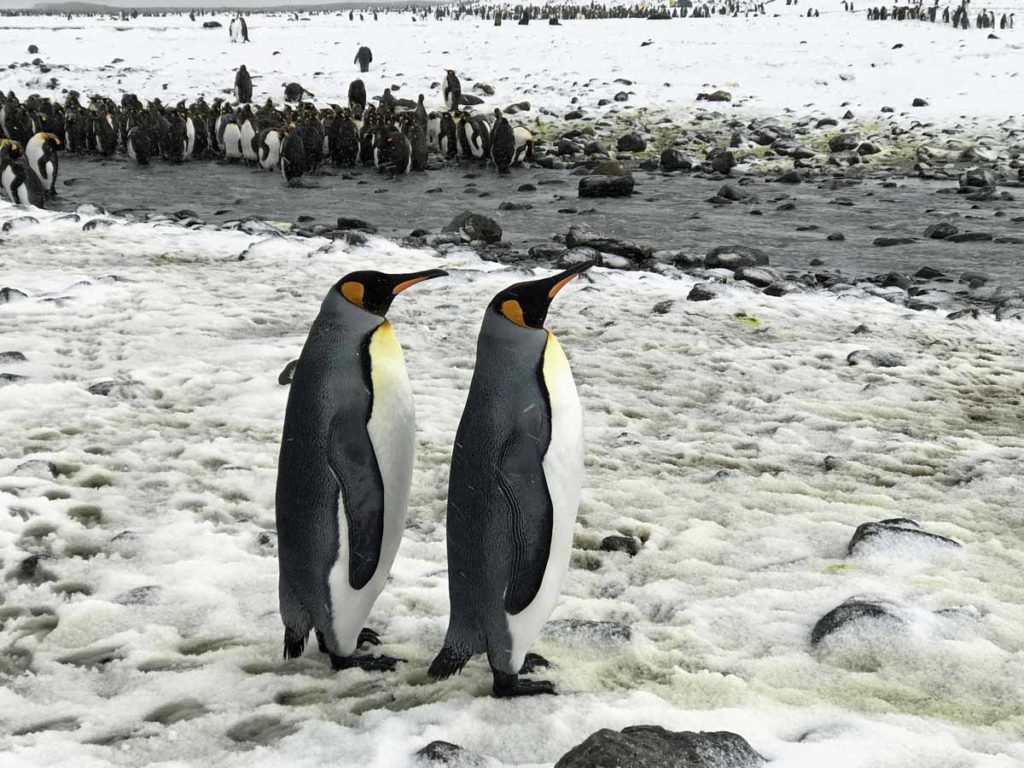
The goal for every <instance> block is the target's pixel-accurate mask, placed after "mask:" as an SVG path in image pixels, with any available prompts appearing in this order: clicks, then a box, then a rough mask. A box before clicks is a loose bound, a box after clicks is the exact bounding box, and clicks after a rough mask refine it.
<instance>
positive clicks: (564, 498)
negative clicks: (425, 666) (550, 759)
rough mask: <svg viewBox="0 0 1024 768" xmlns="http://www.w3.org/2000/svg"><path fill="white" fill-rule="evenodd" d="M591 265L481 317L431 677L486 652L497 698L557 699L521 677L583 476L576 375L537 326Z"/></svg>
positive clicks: (557, 579) (498, 303) (511, 293)
mask: <svg viewBox="0 0 1024 768" xmlns="http://www.w3.org/2000/svg"><path fill="white" fill-rule="evenodd" d="M590 266H591V263H590V262H584V263H582V264H579V265H576V266H574V267H572V268H570V269H568V270H566V271H564V272H561V273H559V274H557V275H554V276H552V277H547V278H543V279H541V280H532V281H530V282H525V283H518V284H516V285H513V286H511V287H510V288H507V289H505V290H504V291H501V292H500V293H499V294H498V295H497V296H495V297H494V299H493V300H492V301H491V303H490V305H489V306H488V307H487V310H486V312H485V313H484V321H483V325H482V327H481V329H480V336H479V339H478V341H477V352H476V368H475V369H474V372H473V380H472V383H471V384H470V387H469V397H468V399H467V401H466V408H465V410H464V411H463V412H462V421H461V422H460V424H459V429H458V432H457V433H456V436H455V448H454V451H453V453H452V466H451V475H450V477H449V481H448V522H447V528H448V595H449V598H450V600H451V616H450V618H449V621H448V632H447V634H446V635H445V639H444V647H443V648H442V649H441V652H440V653H439V654H438V655H437V658H435V659H434V662H433V663H432V664H431V665H430V670H429V674H430V676H431V677H432V678H434V679H435V680H436V679H443V678H446V677H449V676H450V675H452V674H454V673H456V672H458V671H460V670H461V669H462V667H463V666H465V664H466V662H467V661H469V659H470V658H471V657H472V656H474V655H475V654H477V653H483V652H486V653H487V660H488V662H489V663H490V666H491V673H492V675H493V678H494V684H493V692H494V695H495V696H498V697H507V696H529V695H533V694H538V693H554V686H553V685H552V684H551V683H550V682H547V681H543V680H534V681H530V680H520V679H519V674H520V672H521V671H523V665H524V662H525V661H526V660H527V651H528V650H529V648H530V646H531V645H532V644H533V642H534V641H535V640H536V639H537V637H538V636H539V635H540V631H541V627H543V625H544V622H546V621H547V619H548V616H550V614H551V611H552V610H553V609H554V607H555V603H556V601H557V600H558V595H559V593H560V592H561V590H562V582H563V581H564V579H565V575H566V573H567V571H568V569H569V556H570V554H571V550H572V533H573V525H574V522H575V520H576V510H577V507H578V505H579V499H580V488H581V485H582V479H583V414H582V411H581V408H580V401H579V397H578V395H577V394H576V384H575V382H574V381H573V377H572V371H571V370H570V369H569V363H568V361H567V360H566V357H565V353H564V352H563V351H562V347H561V345H559V343H558V340H557V339H556V338H555V337H554V335H553V334H552V333H551V332H550V331H548V330H546V329H545V328H544V319H545V318H546V316H547V311H548V306H549V305H550V303H551V300H552V299H553V298H554V297H555V295H556V294H557V293H558V292H559V291H560V290H561V289H562V288H563V287H564V286H565V285H566V284H568V283H569V282H570V281H571V280H573V279H574V278H575V277H576V276H577V275H579V274H580V273H581V272H583V271H584V270H586V269H588V268H589V267H590Z"/></svg>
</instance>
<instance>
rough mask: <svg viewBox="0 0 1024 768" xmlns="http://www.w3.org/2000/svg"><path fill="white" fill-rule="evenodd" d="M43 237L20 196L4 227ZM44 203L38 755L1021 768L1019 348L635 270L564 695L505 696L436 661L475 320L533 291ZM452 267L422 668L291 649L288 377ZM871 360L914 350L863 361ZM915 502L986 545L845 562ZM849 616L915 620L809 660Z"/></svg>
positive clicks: (570, 304)
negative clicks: (353, 289) (389, 293)
mask: <svg viewBox="0 0 1024 768" xmlns="http://www.w3.org/2000/svg"><path fill="white" fill-rule="evenodd" d="M23 215H24V211H20V210H17V209H14V208H12V207H10V206H8V205H7V204H0V222H4V223H6V222H9V221H11V220H12V219H17V218H18V217H21V216H23ZM34 215H35V217H36V219H37V221H38V223H35V224H33V223H32V222H31V221H24V220H23V221H22V222H21V223H20V225H18V226H12V227H9V230H10V231H6V232H4V233H3V235H2V237H3V243H2V246H0V287H3V286H9V287H14V288H18V289H20V290H21V291H23V292H24V293H25V294H27V298H22V299H20V300H18V297H17V296H16V295H15V296H14V297H13V298H14V299H15V300H13V301H9V302H7V303H2V304H0V338H2V342H0V360H2V361H3V362H2V363H0V371H2V372H4V373H9V374H17V375H21V376H25V377H27V378H25V379H21V380H17V381H14V382H11V383H8V384H6V385H5V386H2V387H0V414H2V416H0V457H2V458H0V560H2V563H3V571H4V573H3V579H4V581H3V587H2V589H3V602H2V605H0V617H2V619H0V621H2V629H0V649H2V650H0V674H2V675H3V678H4V684H3V686H2V687H0V749H2V750H4V753H3V754H2V756H0V763H2V764H3V765H4V766H5V767H6V766H13V767H19V766H58V765H59V766H68V765H75V766H82V767H83V768H90V767H92V766H136V765H160V766H185V765H219V766H224V767H225V768H228V767H230V766H245V768H255V767H256V766H268V767H269V766H282V765H289V766H291V765H294V766H321V765H322V766H328V765H329V766H380V767H381V768H384V767H391V766H404V765H410V764H411V755H412V753H413V752H414V751H415V750H416V749H419V748H420V747H422V746H424V745H425V744H427V743H428V742H430V741H432V740H434V739H444V740H448V741H452V742H456V743H459V744H462V745H463V746H465V747H468V748H471V749H473V750H476V751H479V752H481V753H483V754H485V755H489V756H490V757H492V758H493V759H494V761H495V762H494V763H493V764H494V765H505V766H550V765H552V764H553V763H554V761H555V760H556V759H557V758H558V757H559V756H560V755H561V754H563V753H564V752H566V751H567V750H568V749H569V748H570V747H572V746H573V745H575V744H577V743H578V742H580V741H581V740H582V739H583V738H584V737H585V736H587V735H588V734H589V733H591V732H592V731H594V730H596V729H598V728H600V727H613V728H621V727H623V726H625V725H629V724H635V723H656V724H660V725H664V726H667V727H670V728H673V729H697V730H721V729H724V730H732V731H735V732H737V733H739V734H741V735H743V736H744V737H745V738H746V739H747V740H748V741H750V743H751V744H752V745H753V746H754V748H756V749H757V750H758V751H760V752H761V753H762V754H764V755H765V756H767V757H769V758H772V759H773V760H774V763H773V765H776V766H785V767H786V768H789V767H795V768H802V767H804V766H806V767H808V768H810V767H812V766H813V767H814V768H820V767H821V766H830V768H853V767H858V768H860V767H863V768H869V767H870V768H908V767H913V768H920V767H921V766H928V768H954V766H955V767H957V768H960V767H962V766H978V767H979V768H981V767H985V768H996V767H999V768H1012V767H1015V766H1020V765H1021V764H1024V746H1022V742H1024V718H1022V714H1021V713H1022V712H1024V579H1022V577H1021V573H1022V567H1024V547H1022V544H1024V542H1022V534H1021V527H1020V516H1021V511H1022V504H1021V499H1022V498H1024V420H1022V419H1024V416H1022V413H1024V410H1022V405H1021V403H1022V395H1024V324H1021V323H1017V322H1009V323H997V322H995V321H993V320H990V319H981V320H964V321H957V322H950V321H948V320H945V319H944V318H943V317H942V316H941V315H940V314H938V313H932V312H911V311H907V310H905V309H903V308H900V307H895V306H893V305H890V304H887V303H885V302H884V301H881V300H878V299H868V298H857V297H850V298H846V299H837V298H835V297H832V296H825V295H823V294H807V295H793V296H789V297H785V298H771V297H766V296H763V295H760V294H755V293H749V292H744V291H742V290H740V289H735V290H734V291H733V292H731V293H729V294H728V295H727V296H726V297H724V298H721V299H717V300H715V301H711V302H704V303H700V304H694V303H690V302H686V301H685V296H686V294H687V293H688V291H689V289H690V287H691V286H692V284H693V279H692V278H689V277H685V276H659V275H653V274H645V273H637V272H633V273H617V272H609V271H605V270H594V271H593V273H592V274H591V275H590V277H589V278H584V279H581V280H580V281H578V282H577V283H576V284H575V286H574V287H572V288H570V289H567V290H566V291H564V292H563V294H562V295H560V296H559V297H558V300H557V301H556V302H555V304H554V306H553V308H552V311H551V313H550V315H549V321H548V325H549V327H550V328H551V329H552V330H553V331H554V332H555V333H556V334H557V335H558V336H559V338H560V339H561V342H562V344H563V346H564V348H565V350H566V352H567V354H568V356H569V358H570V360H571V362H572V365H573V368H574V371H575V375H576V379H577V382H578V385H579V389H580V394H581V398H582V401H583V407H584V413H585V427H586V441H587V459H586V466H587V475H586V479H585V484H584V500H583V504H582V508H581V510H580V515H579V521H578V525H577V527H576V532H575V541H574V547H575V548H574V553H573V567H572V569H571V571H570V575H569V579H568V582H567V586H566V590H565V593H564V595H563V597H562V599H561V601H560V603H559V605H558V608H557V609H556V611H555V614H554V617H553V622H552V625H551V628H550V632H549V633H548V634H547V635H546V636H545V638H543V639H542V641H541V642H540V643H539V644H538V646H537V647H536V650H537V651H538V652H540V653H541V654H543V655H545V656H546V657H548V658H549V659H550V660H551V661H552V662H553V664H554V665H555V666H554V668H553V669H552V670H551V675H550V676H551V678H552V679H553V680H554V681H555V683H556V685H557V686H558V687H559V689H560V691H561V692H562V695H561V696H559V697H543V698H537V699H532V700H519V701H511V702H510V701H497V700H494V699H492V698H490V697H489V696H488V695H487V694H488V692H489V686H490V676H489V674H488V672H487V669H486V664H485V663H483V662H482V661H481V660H477V661H475V662H473V663H471V664H470V666H469V667H468V668H467V670H466V672H465V673H464V674H463V675H462V676H460V677H457V678H455V679H452V680H450V681H447V682H444V683H438V684H435V683H431V682H430V681H429V680H428V679H427V677H426V668H427V665H428V663H429V661H430V659H431V658H432V656H433V654H434V653H435V652H436V650H437V649H438V648H439V646H440V642H441V638H442V635H443V632H444V629H445V626H446V618H447V608H448V606H447V588H446V572H445V567H446V564H445V544H444V517H445V494H446V483H447V474H448V460H449V457H450V452H451V444H452V439H453V435H454V431H455V427H456V425H457V422H458V419H459V415H460V412H461V408H462V405H463V400H464V397H465V394H466V390H467V387H468V383H469V378H470V374H471V369H472V365H473V359H474V357H473V356H474V345H475V340H476V334H477V330H478V324H479V322H480V319H481V312H482V310H483V307H484V305H485V304H486V301H487V300H488V298H489V297H490V296H491V295H492V294H493V293H495V292H496V291H497V290H498V289H499V288H501V287H503V286H505V285H507V284H509V283H511V282H514V281H516V280H519V279H522V277H523V273H522V272H517V271H514V270H508V269H503V268H500V267H499V266H498V265H495V264H490V263H485V262H481V261H479V260H478V259H477V257H476V256H475V255H474V254H472V253H471V252H469V251H463V250H456V251H453V252H450V253H448V254H446V255H444V256H441V255H439V254H436V253H434V252H428V251H413V250H408V249H403V248H401V247H399V246H397V245H395V244H392V243H389V242H387V241H384V240H379V239H376V238H372V239H371V240H370V241H369V244H368V245H366V246H349V245H346V244H344V243H343V241H337V242H335V243H334V244H331V243H330V242H328V241H325V240H299V239H293V238H288V237H268V236H267V235H266V234H257V235H248V234H244V233H242V232H227V231H190V230H186V229H184V228H180V227H177V226H172V225H152V224H126V223H122V222H118V221H113V220H111V221H113V223H112V224H111V225H110V226H109V227H107V226H106V225H102V224H101V225H99V226H98V227H96V228H93V229H90V230H88V231H86V230H84V229H83V225H84V224H85V223H86V222H88V221H91V220H93V219H94V218H96V217H95V216H94V215H90V214H85V215H82V216H81V217H66V216H61V215H60V214H54V213H47V212H38V213H35V214H34ZM76 218H77V219H78V220H76ZM102 218H105V219H107V220H109V217H102ZM243 253H244V254H245V259H244V260H239V258H238V257H239V256H240V255H241V254H243ZM433 266H444V267H445V268H446V269H448V270H450V271H451V277H450V278H448V279H447V280H443V281H436V282H433V283H430V284H428V285H425V286H423V287H422V288H418V289H416V290H414V291H410V292H409V293H408V294H407V295H403V296H402V297H401V298H400V299H399V300H398V301H396V303H395V305H394V307H393V309H392V312H391V315H390V316H391V320H392V322H393V324H394V326H395V328H396V331H397V334H398V336H399V339H400V340H401V342H402V344H403V346H404V347H405V350H406V360H407V365H408V368H409V371H410V375H411V377H412V381H413V387H414V391H415V397H416V405H417V411H418V414H419V417H418V441H417V442H418V454H417V465H416V471H415V476H414V487H413V495H412V504H411V521H410V525H409V529H408V532H407V535H406V537H405V540H404V542H403V544H402V548H401V550H400V552H399V556H398V561H397V564H396V567H395V570H394V573H393V579H392V581H391V583H390V584H389V586H388V588H387V589H386V591H385V592H384V594H383V596H382V597H381V599H380V601H379V602H378V604H377V606H376V608H375V610H374V613H373V614H372V616H371V619H370V624H371V626H373V627H374V628H376V629H378V630H379V631H380V632H381V634H382V636H383V638H384V641H385V645H384V647H383V650H384V651H385V652H386V653H388V654H389V655H397V656H400V657H403V658H405V659H408V663H406V664H404V665H401V666H400V668H399V671H398V672H397V673H395V674H392V675H379V674H367V673H364V672H362V671H358V670H352V671H346V672H343V673H332V672H331V671H330V670H329V667H328V665H327V661H326V658H325V657H323V656H321V655H320V654H319V653H317V652H316V651H315V649H314V650H310V651H308V652H307V655H306V657H304V658H303V659H301V660H299V661H293V662H288V663H286V662H284V661H282V660H281V659H280V653H281V627H280V622H279V618H278V615H277V593H276V577H277V565H276V559H275V537H274V531H273V528H274V511H273V489H274V482H275V473H276V459H277V451H278V441H279V437H280V430H281V424H282V417H283V412H284V404H285V399H286V396H287V388H286V387H284V386H280V385H279V384H278V383H277V376H278V374H279V372H280V371H281V370H282V369H283V368H284V366H285V364H286V363H287V362H288V361H289V360H291V359H293V358H295V357H296V356H297V355H298V352H299V350H300V348H301V345H302V343H303V341H304V338H305V333H306V331H307V328H308V326H309V323H310V322H311V320H312V319H313V317H314V316H315V314H316V312H317V309H318V306H319V303H320V301H321V299H322V296H323V294H324V293H325V291H326V290H327V289H328V287H329V286H330V285H331V284H332V283H333V281H335V280H336V279H337V278H338V277H339V276H340V275H342V274H344V273H345V272H347V271H349V270H353V269H358V268H366V267H379V268H383V269H391V270H396V271H397V270H410V269H422V268H426V267H433ZM664 301H673V302H674V304H672V305H671V307H669V309H668V311H667V312H665V313H664V314H656V313H653V312H652V308H653V307H654V305H655V304H658V303H659V302H664ZM860 325H866V326H867V332H866V333H858V334H854V329H855V328H857V327H858V326H860ZM859 349H867V350H870V351H872V352H876V353H881V352H895V353H898V354H899V355H900V356H902V358H903V362H904V363H905V364H904V365H900V366H897V367H892V368H875V367H872V366H863V365H857V366H851V365H849V364H848V363H847V360H846V358H847V355H848V354H849V353H850V352H852V351H855V350H859ZM8 351H19V352H21V353H23V354H24V356H25V358H26V361H25V362H14V361H13V359H12V357H11V356H5V355H3V354H2V353H4V352H8ZM110 380H113V382H114V384H113V386H112V387H110V388H109V394H107V395H106V396H103V395H101V394H91V393H90V392H89V391H88V389H87V388H88V387H89V386H90V385H93V384H96V383H98V382H104V381H106V382H108V384H109V381H110ZM101 391H102V388H101ZM826 456H832V457H833V459H831V460H830V461H829V462H828V464H829V466H830V467H832V469H831V471H826V466H825V457H826ZM47 462H49V464H48V463H47ZM900 516H906V517H912V518H915V519H917V520H919V521H920V522H921V523H922V524H923V525H924V526H925V528H926V529H927V530H929V531H932V532H934V533H939V534H942V535H945V536H950V537H953V538H955V539H956V540H958V541H960V542H962V544H963V546H962V547H961V548H958V549H953V548H948V547H936V548H920V547H914V546H900V545H891V546H886V547H881V548H875V549H873V550H871V551H869V552H866V553H863V554H859V555H857V556H855V557H849V558H848V557H846V545H847V542H848V541H849V539H850V536H851V535H852V533H853V531H854V529H855V527H856V526H857V525H858V524H860V523H863V522H865V521H869V520H880V519H884V518H892V517H900ZM617 533H623V534H628V535H635V536H638V537H639V538H641V539H642V540H643V541H644V544H643V547H642V549H641V551H640V553H639V554H638V555H637V556H636V557H634V558H629V557H628V556H627V555H626V554H625V553H620V552H601V551H598V544H599V542H600V541H601V539H602V537H604V536H606V535H609V534H617ZM30 555H40V556H41V557H40V558H39V559H38V560H37V561H29V563H28V564H26V563H25V560H26V558H27V557H29V556H30ZM853 595H867V596H872V597H877V598H883V599H887V600H890V601H892V602H893V603H894V605H895V606H896V608H895V610H897V611H898V612H900V614H901V615H903V616H904V617H905V618H906V620H907V624H906V626H905V629H904V631H902V632H901V631H892V632H887V633H882V634H871V633H868V634H858V633H856V632H855V633H852V634H848V635H844V636H841V637H839V638H837V639H836V641H835V642H833V643H830V644H826V645H825V646H824V647H823V648H822V649H820V650H818V651H812V649H811V646H810V632H811V628H812V626H813V625H814V623H815V621H816V620H817V619H818V618H819V617H820V616H822V615H823V614H824V613H825V612H826V611H828V610H830V609H831V608H833V607H834V606H836V605H838V604H839V603H841V602H842V601H844V600H845V599H847V598H848V597H850V596H853ZM580 621H584V622H599V623H596V624H580V623H579V622H580ZM627 629H628V632H627ZM254 718H257V719H256V720H254Z"/></svg>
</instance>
